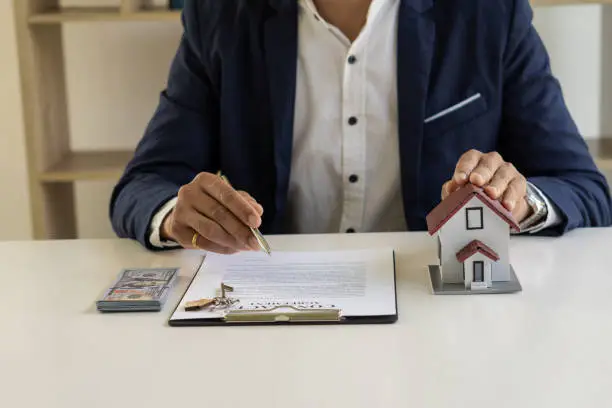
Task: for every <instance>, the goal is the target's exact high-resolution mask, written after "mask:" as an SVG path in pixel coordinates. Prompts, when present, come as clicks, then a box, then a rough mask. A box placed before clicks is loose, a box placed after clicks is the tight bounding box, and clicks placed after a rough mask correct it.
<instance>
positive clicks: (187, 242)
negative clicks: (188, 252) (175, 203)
mask: <svg viewBox="0 0 612 408" xmlns="http://www.w3.org/2000/svg"><path fill="white" fill-rule="evenodd" d="M172 231H173V234H174V237H175V240H176V242H177V243H178V244H179V245H181V246H182V247H183V248H194V247H193V242H192V240H193V234H194V231H193V230H192V229H191V228H189V227H187V226H185V225H176V226H174V227H173V230H172ZM196 248H198V249H204V250H206V251H211V252H217V253H220V254H228V255H229V254H235V253H236V252H238V251H236V250H235V249H233V248H228V247H224V246H222V245H218V244H215V243H214V242H211V241H209V240H207V239H206V238H203V237H201V236H200V235H198V237H197V239H196Z"/></svg>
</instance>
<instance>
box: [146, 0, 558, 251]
mask: <svg viewBox="0 0 612 408" xmlns="http://www.w3.org/2000/svg"><path fill="white" fill-rule="evenodd" d="M399 2H400V0H373V1H372V4H371V6H370V9H369V12H368V17H367V22H366V24H365V26H364V27H363V29H362V31H361V33H360V34H359V36H358V37H357V38H356V39H355V41H354V42H352V43H351V41H350V40H349V39H348V38H347V37H346V36H345V35H344V34H343V33H342V32H341V31H340V30H339V29H337V28H336V27H334V26H332V25H330V24H329V23H327V22H326V21H325V20H324V19H323V18H322V17H321V16H320V15H319V14H318V12H317V9H316V7H315V5H314V3H313V2H312V0H300V15H299V26H298V30H299V31H298V38H299V43H298V64H297V88H296V100H295V121H294V135H293V137H294V138H293V151H292V162H291V178H290V182H289V194H288V211H289V215H290V216H289V219H290V220H291V222H292V225H291V226H290V231H291V232H292V233H296V234H299V233H337V232H353V231H354V232H372V231H403V230H406V223H405V218H404V211H403V201H402V191H401V180H400V157H399V140H398V120H397V82H396V81H397V73H396V67H397V65H396V49H397V48H396V44H397V18H398V10H399ZM546 201H547V200H546ZM175 204H176V198H175V199H173V200H171V201H169V202H168V203H166V205H164V206H163V207H162V208H161V209H160V210H159V211H158V213H157V214H156V216H155V217H154V219H153V221H152V223H151V236H150V240H151V244H152V245H154V246H158V247H162V246H174V245H176V244H175V243H172V242H161V241H160V238H159V230H160V226H161V223H162V221H163V219H164V218H165V216H166V215H167V214H168V213H169V212H170V211H171V210H172V208H174V205H175ZM547 205H548V210H549V213H548V217H547V219H546V220H545V221H544V222H542V223H540V224H539V225H537V226H536V228H533V232H535V231H537V230H539V229H541V228H545V227H548V226H550V225H553V224H555V223H557V222H558V214H557V212H556V210H555V208H554V207H553V206H552V205H551V203H550V202H548V201H547Z"/></svg>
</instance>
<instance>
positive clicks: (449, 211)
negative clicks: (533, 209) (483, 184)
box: [427, 183, 520, 235]
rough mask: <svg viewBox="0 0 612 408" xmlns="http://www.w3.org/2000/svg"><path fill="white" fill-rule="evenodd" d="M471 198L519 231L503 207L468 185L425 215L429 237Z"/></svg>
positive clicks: (480, 189) (478, 189)
mask: <svg viewBox="0 0 612 408" xmlns="http://www.w3.org/2000/svg"><path fill="white" fill-rule="evenodd" d="M472 197H478V198H479V199H480V201H482V202H483V204H485V205H486V206H487V207H489V208H490V209H491V210H493V211H494V212H495V213H496V214H497V215H499V216H500V217H501V218H502V219H503V220H504V221H506V222H507V223H508V225H510V228H512V229H513V230H515V231H517V232H518V231H520V228H519V226H518V224H517V223H516V221H514V218H513V217H512V214H511V213H510V212H509V211H508V210H506V208H504V206H503V205H502V204H501V203H500V202H499V201H497V200H493V199H492V198H490V197H489V196H488V195H487V194H486V193H485V192H484V191H483V190H482V188H480V187H476V186H475V185H473V184H471V183H468V184H466V185H465V186H463V187H461V188H460V189H458V190H457V191H455V192H453V193H452V194H451V195H449V196H448V197H446V199H444V200H443V201H442V202H441V203H440V204H438V206H437V207H436V208H434V209H433V210H431V212H430V213H429V214H428V215H427V230H428V231H429V234H430V235H433V234H435V233H436V232H438V230H439V229H440V228H442V227H443V226H444V224H446V222H447V221H448V220H450V219H451V218H452V217H453V215H455V214H456V213H457V211H459V210H460V209H461V208H462V207H463V206H464V205H465V204H467V202H468V201H470V199H471V198H472Z"/></svg>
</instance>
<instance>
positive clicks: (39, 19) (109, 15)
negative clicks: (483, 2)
mask: <svg viewBox="0 0 612 408" xmlns="http://www.w3.org/2000/svg"><path fill="white" fill-rule="evenodd" d="M531 4H532V5H533V6H534V7H539V6H560V5H572V4H612V0H531ZM180 16H181V11H180V10H168V9H165V8H151V9H143V10H137V11H135V12H125V11H124V12H122V11H121V9H120V8H119V7H71V8H61V9H51V10H49V11H45V12H43V13H37V14H34V15H32V16H30V17H29V19H28V22H29V23H30V24H61V23H70V22H79V21H81V22H86V21H179V20H180Z"/></svg>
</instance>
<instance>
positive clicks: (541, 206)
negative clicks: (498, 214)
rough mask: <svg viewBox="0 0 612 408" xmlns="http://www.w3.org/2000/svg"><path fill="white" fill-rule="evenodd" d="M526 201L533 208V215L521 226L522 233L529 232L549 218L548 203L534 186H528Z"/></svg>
mask: <svg viewBox="0 0 612 408" xmlns="http://www.w3.org/2000/svg"><path fill="white" fill-rule="evenodd" d="M525 201H527V204H528V205H529V207H531V211H532V214H531V215H530V216H529V217H527V218H526V219H525V220H524V221H523V222H521V224H520V225H519V227H520V229H521V232H527V231H528V230H529V229H532V228H533V227H534V226H536V225H537V224H538V223H540V222H541V221H542V220H543V219H546V217H547V216H548V207H547V206H546V202H545V201H544V199H543V198H542V196H541V195H540V193H539V192H538V191H536V189H535V188H533V186H531V185H530V184H527V194H526V195H525Z"/></svg>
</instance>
